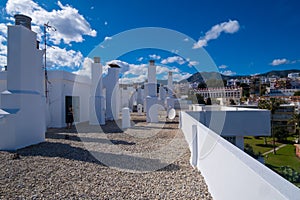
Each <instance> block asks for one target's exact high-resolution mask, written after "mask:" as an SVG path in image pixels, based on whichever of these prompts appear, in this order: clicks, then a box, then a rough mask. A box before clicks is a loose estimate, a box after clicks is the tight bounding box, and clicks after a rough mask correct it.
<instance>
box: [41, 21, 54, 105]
mask: <svg viewBox="0 0 300 200" xmlns="http://www.w3.org/2000/svg"><path fill="white" fill-rule="evenodd" d="M47 30H51V31H56V28H55V27H53V26H50V25H49V22H47V24H44V49H45V57H44V58H45V60H44V65H45V66H44V69H45V96H46V100H47V99H48V92H49V91H48V72H47ZM49 46H50V45H49Z"/></svg>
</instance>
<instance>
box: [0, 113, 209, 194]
mask: <svg viewBox="0 0 300 200" xmlns="http://www.w3.org/2000/svg"><path fill="white" fill-rule="evenodd" d="M144 117H145V116H133V119H135V120H136V121H134V120H133V123H134V125H135V126H134V127H133V128H131V129H126V130H121V129H120V128H118V127H116V124H115V123H108V124H107V125H105V126H103V127H102V130H101V131H102V132H99V128H97V127H94V126H88V125H87V124H86V123H83V124H79V125H78V126H77V130H76V129H75V128H74V129H72V130H66V129H49V130H48V131H47V133H46V141H45V142H43V143H41V144H38V145H33V146H30V147H27V148H23V149H19V150H17V152H14V153H11V152H6V151H1V152H0V161H1V162H0V199H212V197H211V195H210V193H209V192H208V188H207V185H206V183H205V181H204V179H203V177H202V176H201V173H200V172H199V171H198V170H196V169H193V168H192V167H191V166H190V164H189V157H190V152H189V150H188V147H187V144H186V143H183V142H182V141H184V138H183V134H182V132H181V131H180V130H179V129H178V123H174V122H171V123H168V122H167V123H163V124H162V127H160V128H157V127H154V128H153V127H151V128H149V127H148V128H147V126H149V125H147V124H146V123H145V122H143V120H144ZM117 123H119V122H117ZM155 128H157V130H156V132H155V133H154V132H153V130H154V129H155ZM147 131H152V132H151V134H149V135H150V136H149V137H146V135H143V133H144V134H147ZM66 136H67V137H66ZM108 141H110V142H108ZM174 141H175V143H174V144H172V142H174ZM172 145H173V146H172ZM116 146H117V147H118V149H119V150H120V149H121V150H122V152H121V153H120V152H117V151H116V152H115V153H110V154H108V152H114V149H113V148H112V149H110V147H116ZM163 148H165V149H163ZM92 150H94V151H97V152H98V153H99V151H103V152H101V154H100V155H101V156H102V155H113V156H115V155H114V154H116V155H118V157H117V158H119V159H120V160H115V162H116V163H117V164H115V165H114V166H109V165H107V164H105V163H103V162H102V158H101V159H97V158H96V157H97V156H96V157H94V155H97V154H93V153H91V151H92ZM164 150H165V151H164ZM123 151H124V152H127V153H128V152H129V153H130V155H129V156H128V155H127V156H124V152H123ZM162 152H165V153H162ZM15 154H18V155H19V157H18V158H17V159H12V158H14V155H15ZM162 154H164V155H162ZM169 154H174V155H175V157H176V159H174V160H171V161H172V162H169V163H168V161H170V160H168V159H169V157H168V155H169ZM132 155H137V156H132ZM114 158H115V157H114ZM121 159H124V162H125V164H124V165H126V162H128V159H132V160H131V161H132V162H133V163H134V162H136V160H138V161H142V162H144V161H145V163H144V165H145V166H139V167H136V168H131V167H132V166H125V167H124V168H123V170H122V169H121V168H122V166H121V168H120V164H119V163H120V162H121V163H122V161H123V160H121ZM143 159H144V160H143ZM154 161H159V162H161V163H165V165H161V166H163V167H162V168H160V169H156V170H155V171H152V170H151V169H152V168H149V167H148V168H147V165H153V162H154ZM111 163H112V162H111ZM111 163H109V164H111ZM126 167H127V168H126ZM143 167H145V168H146V169H147V170H145V171H143V170H141V169H143ZM125 168H126V170H127V171H126V170H124V169H125ZM153 169H155V168H153Z"/></svg>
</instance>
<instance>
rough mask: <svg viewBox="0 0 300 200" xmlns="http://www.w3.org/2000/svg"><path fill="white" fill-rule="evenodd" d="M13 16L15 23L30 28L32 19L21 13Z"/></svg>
mask: <svg viewBox="0 0 300 200" xmlns="http://www.w3.org/2000/svg"><path fill="white" fill-rule="evenodd" d="M14 18H15V25H22V26H25V27H26V28H28V29H29V30H31V20H32V19H31V18H30V17H28V16H26V15H22V14H17V15H15V16H14Z"/></svg>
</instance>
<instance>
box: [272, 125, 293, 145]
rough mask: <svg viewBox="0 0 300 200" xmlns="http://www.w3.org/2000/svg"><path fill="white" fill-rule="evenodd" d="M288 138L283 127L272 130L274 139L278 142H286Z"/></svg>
mask: <svg viewBox="0 0 300 200" xmlns="http://www.w3.org/2000/svg"><path fill="white" fill-rule="evenodd" d="M288 136H289V134H288V132H287V131H286V129H285V128H283V127H278V128H276V129H275V128H274V137H275V138H276V139H277V141H279V142H283V141H286V139H287V137H288Z"/></svg>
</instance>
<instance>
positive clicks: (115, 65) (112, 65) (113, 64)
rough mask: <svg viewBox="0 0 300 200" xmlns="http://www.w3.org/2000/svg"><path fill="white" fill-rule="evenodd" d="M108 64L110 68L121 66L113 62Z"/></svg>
mask: <svg viewBox="0 0 300 200" xmlns="http://www.w3.org/2000/svg"><path fill="white" fill-rule="evenodd" d="M108 65H109V66H110V68H121V67H120V66H119V65H117V64H115V63H110V64H108Z"/></svg>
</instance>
